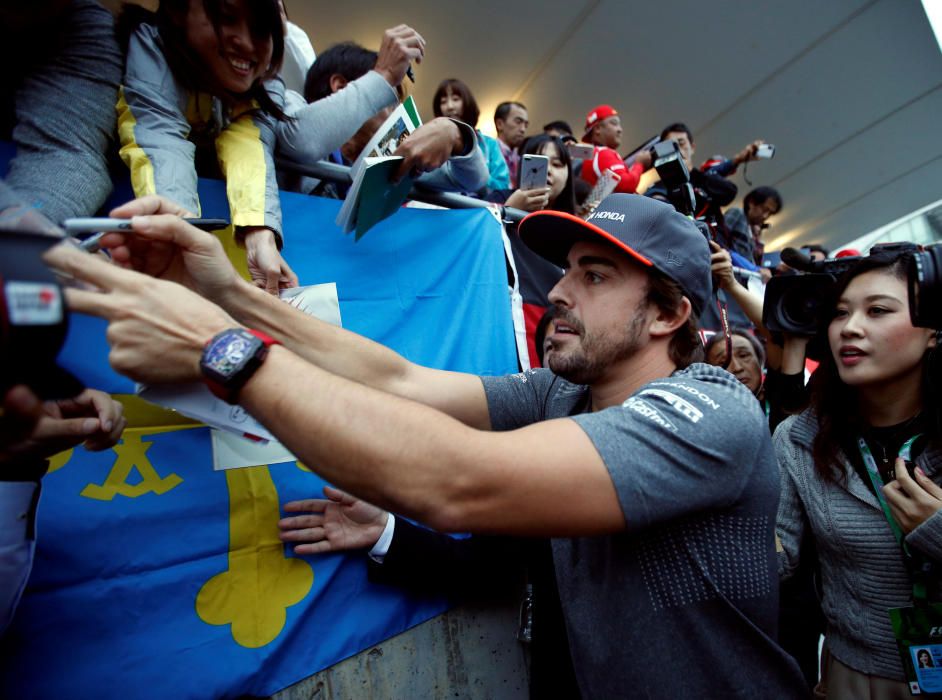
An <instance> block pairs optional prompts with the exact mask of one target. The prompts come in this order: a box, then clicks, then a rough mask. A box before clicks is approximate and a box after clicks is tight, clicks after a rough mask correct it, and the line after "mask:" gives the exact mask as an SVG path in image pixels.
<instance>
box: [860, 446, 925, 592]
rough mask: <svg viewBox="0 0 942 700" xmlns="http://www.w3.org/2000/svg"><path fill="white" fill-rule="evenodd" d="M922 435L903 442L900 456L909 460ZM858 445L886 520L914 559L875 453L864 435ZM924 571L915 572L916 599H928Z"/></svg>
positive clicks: (904, 550) (911, 558)
mask: <svg viewBox="0 0 942 700" xmlns="http://www.w3.org/2000/svg"><path fill="white" fill-rule="evenodd" d="M920 437H922V435H913V436H912V437H911V438H909V440H907V441H906V442H904V443H903V446H902V447H901V448H900V451H899V456H900V457H902V458H903V459H905V460H907V461H909V458H910V456H911V454H912V447H913V443H914V442H915V441H916V440H918V439H919V438H920ZM857 447H858V449H859V450H860V456H861V458H863V463H864V466H865V467H866V468H867V474H868V476H869V477H870V483H872V484H873V490H874V491H875V492H876V496H877V500H878V501H879V502H880V508H882V509H883V515H884V516H886V521H887V523H889V525H890V529H891V530H892V531H893V536H894V537H896V541H897V542H898V543H899V545H900V547H902V549H903V553H904V554H905V555H906V559H907V560H908V561H913V559H914V557H913V555H912V553H911V552H910V551H909V547H907V546H906V539H905V537H906V536H905V535H904V534H903V530H902V529H901V528H900V526H899V523H897V522H896V518H894V517H893V512H892V511H891V510H890V504H889V503H887V502H886V497H885V496H884V495H883V486H884V483H883V478H882V477H881V476H880V470H879V469H878V468H877V462H876V460H875V459H874V458H873V454H872V453H871V452H870V448H869V447H868V446H867V443H866V442H865V441H864V439H863V438H862V437H858V438H857ZM925 573H926V572H924V571H920V570H918V567H917V570H916V571H915V572H914V573H913V598H914V599H916V600H925V599H926V581H925Z"/></svg>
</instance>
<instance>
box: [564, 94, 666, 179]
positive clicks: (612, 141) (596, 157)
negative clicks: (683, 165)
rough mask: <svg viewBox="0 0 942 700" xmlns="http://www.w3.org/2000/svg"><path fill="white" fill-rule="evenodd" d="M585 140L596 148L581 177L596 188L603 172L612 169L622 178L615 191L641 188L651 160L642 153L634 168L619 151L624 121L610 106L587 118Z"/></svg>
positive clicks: (602, 107) (598, 108)
mask: <svg viewBox="0 0 942 700" xmlns="http://www.w3.org/2000/svg"><path fill="white" fill-rule="evenodd" d="M582 140H583V141H585V142H586V143H591V144H593V145H594V146H595V152H594V153H593V154H592V159H591V160H586V161H584V162H583V163H582V172H581V173H580V177H582V179H583V180H585V181H586V182H588V183H589V184H590V185H592V186H595V183H596V182H598V180H599V178H600V177H602V173H604V172H605V171H606V170H610V171H611V172H612V173H614V174H615V175H617V176H618V177H620V178H621V179H620V180H619V181H618V184H617V185H616V186H615V191H616V192H625V193H627V194H632V193H634V192H635V191H636V190H637V189H638V181H639V180H640V179H641V174H642V173H643V172H644V171H645V170H647V169H648V168H650V167H651V157H650V156H649V155H648V154H647V153H646V152H645V153H640V154H639V155H638V157H637V158H636V159H635V162H634V163H632V165H631V167H630V168H629V167H628V166H626V165H625V161H623V160H622V158H621V156H620V155H619V154H618V151H617V150H616V149H617V148H618V147H619V146H621V118H620V117H619V116H618V112H617V111H616V110H615V108H614V107H612V106H611V105H599V106H598V107H596V108H595V109H593V110H592V111H591V112H589V113H588V114H587V115H586V118H585V136H583V137H582Z"/></svg>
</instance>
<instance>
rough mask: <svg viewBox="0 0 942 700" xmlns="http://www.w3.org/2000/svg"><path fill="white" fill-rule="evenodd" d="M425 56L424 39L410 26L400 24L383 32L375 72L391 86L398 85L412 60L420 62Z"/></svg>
mask: <svg viewBox="0 0 942 700" xmlns="http://www.w3.org/2000/svg"><path fill="white" fill-rule="evenodd" d="M423 56H425V39H423V38H422V35H421V34H419V33H418V32H417V31H415V30H414V29H413V28H412V27H410V26H408V25H405V24H400V25H399V26H398V27H393V28H392V29H387V30H386V31H385V32H384V33H383V42H382V43H381V44H380V47H379V56H378V57H377V59H376V66H375V67H374V68H373V70H375V71H376V72H377V73H379V74H380V75H381V76H383V77H384V78H386V82H387V83H389V84H390V85H392V86H393V87H399V84H400V83H401V82H402V79H403V78H404V77H405V75H406V71H407V70H408V69H409V64H410V63H411V62H412V61H415V62H416V63H421V62H422V57H423Z"/></svg>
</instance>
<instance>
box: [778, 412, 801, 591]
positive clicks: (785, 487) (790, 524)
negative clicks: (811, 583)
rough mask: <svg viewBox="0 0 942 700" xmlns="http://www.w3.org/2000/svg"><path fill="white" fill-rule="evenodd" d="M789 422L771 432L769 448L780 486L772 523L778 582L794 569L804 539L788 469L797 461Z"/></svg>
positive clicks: (795, 494) (796, 497)
mask: <svg viewBox="0 0 942 700" xmlns="http://www.w3.org/2000/svg"><path fill="white" fill-rule="evenodd" d="M791 423H792V421H791V420H787V421H786V422H784V423H782V424H781V425H780V426H779V427H778V429H776V431H775V436H774V437H773V439H772V444H773V446H774V448H775V457H776V459H777V460H778V467H779V475H780V479H781V484H782V490H781V494H780V496H779V503H778V517H777V519H776V523H775V535H776V538H777V540H778V542H777V543H776V545H777V546H776V549H778V550H779V551H778V573H779V577H780V578H781V579H783V580H784V579H787V578H789V577H790V576H791V575H792V574H793V573H795V570H796V569H797V568H798V563H799V555H800V552H801V542H802V539H803V538H804V532H805V523H806V522H807V516H806V515H805V512H804V506H803V505H802V502H801V497H800V496H799V495H798V489H797V487H796V485H795V481H794V478H793V476H792V471H793V469H791V467H793V466H795V464H796V462H797V457H798V446H797V445H795V444H794V443H793V442H792V441H791V440H789V437H788V431H789V427H790V426H791Z"/></svg>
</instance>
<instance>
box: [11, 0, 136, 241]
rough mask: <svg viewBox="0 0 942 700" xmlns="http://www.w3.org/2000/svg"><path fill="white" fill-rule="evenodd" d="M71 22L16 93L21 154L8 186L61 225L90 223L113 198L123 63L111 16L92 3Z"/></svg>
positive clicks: (75, 9)
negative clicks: (76, 220) (111, 167)
mask: <svg viewBox="0 0 942 700" xmlns="http://www.w3.org/2000/svg"><path fill="white" fill-rule="evenodd" d="M66 15H67V16H66V18H65V19H64V21H63V22H61V23H60V24H58V25H57V26H60V27H62V28H63V30H62V31H64V32H65V33H66V34H67V36H66V37H56V38H55V40H54V42H53V43H54V44H55V45H56V46H57V47H58V48H57V49H56V50H55V51H50V52H49V53H48V55H47V57H46V58H45V59H44V60H42V61H40V62H39V64H38V65H37V66H36V68H35V69H34V70H33V72H31V73H29V74H28V75H26V76H24V79H23V81H22V83H21V86H20V88H19V90H18V91H17V94H16V105H15V110H16V126H15V128H14V130H13V141H14V142H15V143H16V146H17V155H16V157H15V158H14V159H13V161H12V162H11V163H10V171H9V175H8V176H7V180H6V181H7V183H8V184H9V185H10V186H11V187H13V188H14V189H15V190H16V191H17V192H18V193H19V195H20V196H21V197H22V199H23V200H24V202H26V203H27V204H28V205H30V206H34V207H37V208H39V209H40V210H41V211H42V212H43V214H45V215H46V217H48V218H49V219H50V220H52V221H55V222H57V223H58V222H60V221H62V220H63V219H67V218H69V217H75V216H91V215H92V214H94V213H95V211H97V210H98V208H99V207H100V206H101V205H102V204H103V203H104V201H105V199H106V198H107V197H108V194H109V193H110V192H111V176H110V175H109V173H108V161H107V153H108V151H109V150H110V149H111V147H112V143H113V138H114V132H115V113H114V104H115V100H116V99H117V94H118V85H119V83H120V82H121V69H122V63H123V57H122V56H121V51H120V49H119V47H118V42H117V40H116V39H115V34H114V22H113V20H112V17H111V13H109V12H108V11H107V10H105V9H103V8H102V7H100V6H98V5H97V4H96V3H93V2H74V3H72V7H71V8H70V9H69V10H68V11H67V12H66ZM41 39H42V40H43V41H51V40H50V38H49V37H41ZM8 70H10V71H13V70H15V68H14V67H11V66H8Z"/></svg>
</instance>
